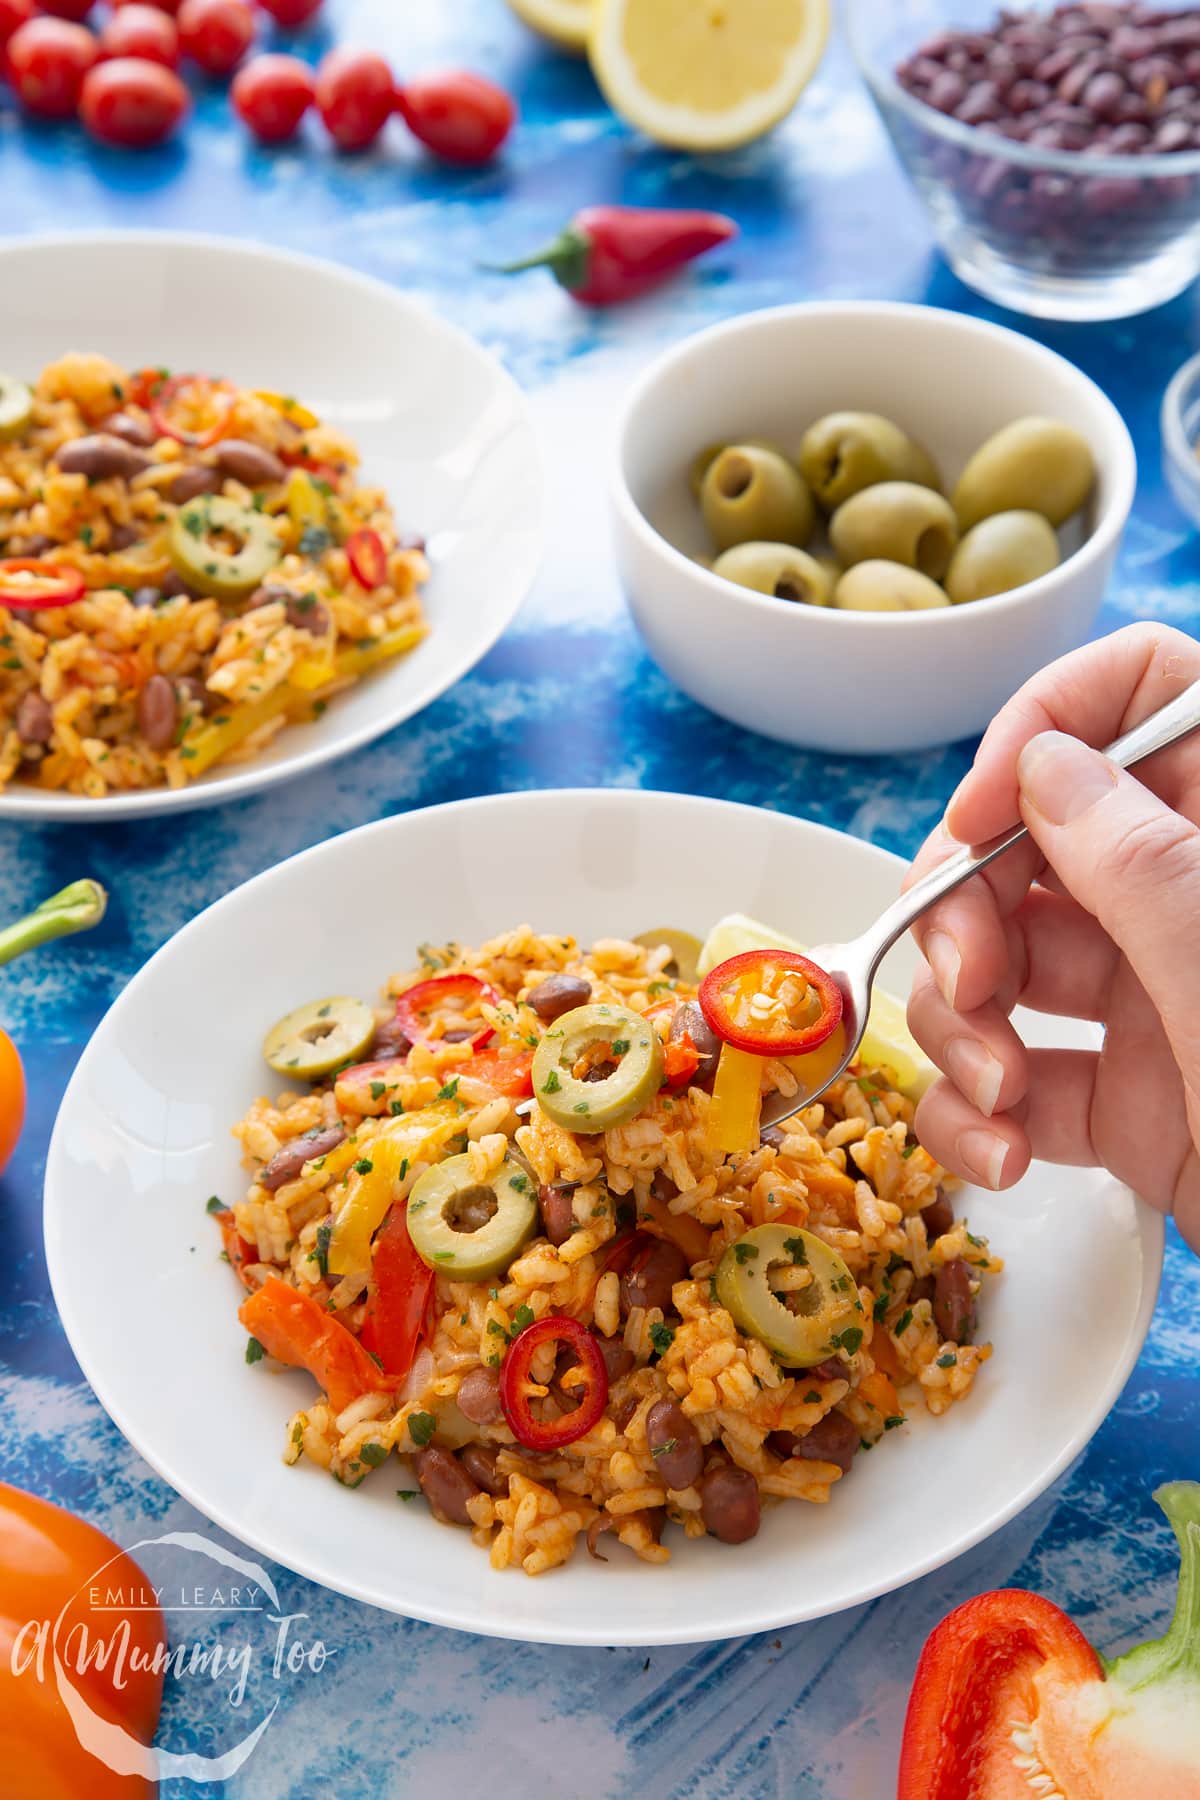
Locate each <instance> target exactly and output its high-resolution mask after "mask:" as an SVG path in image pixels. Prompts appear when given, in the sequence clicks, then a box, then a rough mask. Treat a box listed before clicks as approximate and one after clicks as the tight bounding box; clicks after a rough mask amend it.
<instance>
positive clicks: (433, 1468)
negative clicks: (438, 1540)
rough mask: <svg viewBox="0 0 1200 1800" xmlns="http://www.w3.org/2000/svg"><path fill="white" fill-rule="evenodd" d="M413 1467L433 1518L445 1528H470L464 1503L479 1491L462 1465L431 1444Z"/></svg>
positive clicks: (415, 1460) (418, 1457)
mask: <svg viewBox="0 0 1200 1800" xmlns="http://www.w3.org/2000/svg"><path fill="white" fill-rule="evenodd" d="M413 1466H414V1467H415V1469H416V1471H417V1480H418V1481H419V1483H420V1484H421V1492H422V1493H423V1494H424V1496H425V1498H426V1499H427V1500H428V1502H429V1509H430V1511H431V1512H432V1513H433V1516H434V1518H435V1519H440V1520H441V1521H442V1523H443V1524H444V1525H470V1524H471V1523H472V1520H471V1515H470V1513H469V1512H468V1511H467V1502H468V1500H473V1499H474V1498H475V1496H476V1494H478V1493H479V1491H480V1490H479V1485H478V1483H477V1482H475V1481H472V1479H471V1477H470V1475H469V1474H468V1473H467V1471H466V1470H465V1469H464V1468H463V1466H462V1464H461V1463H460V1462H457V1461H456V1460H455V1458H454V1457H453V1456H451V1454H450V1452H449V1451H448V1450H440V1449H439V1448H438V1447H437V1445H436V1444H433V1445H430V1447H429V1449H428V1450H422V1451H421V1452H420V1454H419V1455H418V1456H417V1457H415V1458H414V1459H413Z"/></svg>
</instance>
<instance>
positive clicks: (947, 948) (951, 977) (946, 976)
mask: <svg viewBox="0 0 1200 1800" xmlns="http://www.w3.org/2000/svg"><path fill="white" fill-rule="evenodd" d="M924 948H925V961H926V962H927V963H928V964H929V966H930V968H931V969H932V970H933V976H934V980H935V981H936V982H937V984H938V986H939V988H940V989H941V990H942V999H943V1000H944V1001H945V1002H946V1005H947V1006H953V1005H954V996H955V994H956V993H957V992H958V978H959V976H960V975H961V973H962V957H961V956H960V955H959V953H958V945H957V944H956V943H955V941H954V939H953V938H952V937H951V936H950V933H949V932H948V931H931V932H930V933H929V936H928V937H927V938H926V939H925V946H924Z"/></svg>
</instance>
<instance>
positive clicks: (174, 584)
mask: <svg viewBox="0 0 1200 1800" xmlns="http://www.w3.org/2000/svg"><path fill="white" fill-rule="evenodd" d="M162 593H163V597H164V599H167V600H174V599H176V598H178V596H179V595H181V594H182V595H185V596H186V597H187V599H189V600H195V599H197V598H198V596H197V594H196V592H195V590H194V589H193V588H190V587H189V586H188V584H187V582H186V581H185V580H184V579H183V576H182V575H177V574H176V573H175V571H174V569H171V570H170V571H169V572H168V573H167V574H166V575H164V576H163V578H162Z"/></svg>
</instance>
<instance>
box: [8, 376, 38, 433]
mask: <svg viewBox="0 0 1200 1800" xmlns="http://www.w3.org/2000/svg"><path fill="white" fill-rule="evenodd" d="M32 418H33V389H32V388H31V387H28V386H27V385H26V384H25V382H23V381H18V380H17V378H16V376H15V375H5V374H4V373H2V372H0V439H3V438H15V437H20V435H21V433H22V432H23V431H24V429H25V427H26V426H27V425H28V424H29V421H30V420H31V419H32Z"/></svg>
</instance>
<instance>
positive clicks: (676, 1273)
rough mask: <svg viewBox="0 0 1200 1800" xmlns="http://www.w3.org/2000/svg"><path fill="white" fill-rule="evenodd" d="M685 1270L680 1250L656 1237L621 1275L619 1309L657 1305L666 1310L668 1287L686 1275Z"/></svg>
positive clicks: (669, 1288) (683, 1258) (684, 1259)
mask: <svg viewBox="0 0 1200 1800" xmlns="http://www.w3.org/2000/svg"><path fill="white" fill-rule="evenodd" d="M687 1272H688V1261H687V1257H686V1256H685V1255H684V1254H683V1251H682V1250H679V1249H677V1248H676V1246H675V1245H674V1244H668V1243H666V1242H665V1241H664V1240H663V1239H661V1238H656V1239H655V1240H654V1242H653V1244H651V1245H650V1247H649V1249H648V1250H646V1251H644V1252H643V1253H642V1255H641V1256H640V1257H639V1258H638V1259H636V1260H635V1262H634V1263H633V1265H632V1266H631V1267H630V1268H628V1269H626V1271H625V1273H624V1274H623V1275H622V1277H621V1311H622V1312H623V1313H628V1312H632V1311H633V1309H634V1307H635V1306H644V1307H647V1308H649V1307H651V1306H657V1307H660V1308H661V1309H662V1311H663V1312H670V1310H671V1289H672V1288H673V1287H674V1285H675V1283H676V1282H677V1281H683V1280H684V1279H685V1278H686V1276H687Z"/></svg>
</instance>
